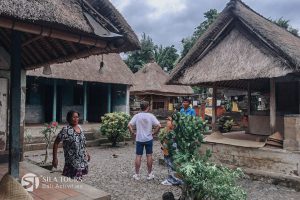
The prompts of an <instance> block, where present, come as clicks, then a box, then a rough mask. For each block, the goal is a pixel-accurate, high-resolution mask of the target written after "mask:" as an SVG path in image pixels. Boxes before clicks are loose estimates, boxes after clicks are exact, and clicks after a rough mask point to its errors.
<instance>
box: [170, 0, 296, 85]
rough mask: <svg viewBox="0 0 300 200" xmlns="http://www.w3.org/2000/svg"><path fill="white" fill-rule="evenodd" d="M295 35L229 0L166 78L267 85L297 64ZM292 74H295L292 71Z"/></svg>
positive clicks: (172, 81) (189, 82)
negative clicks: (251, 81) (249, 82)
mask: <svg viewBox="0 0 300 200" xmlns="http://www.w3.org/2000/svg"><path fill="white" fill-rule="evenodd" d="M299 49H300V38H299V37H297V36H295V35H293V34H291V33H289V32H288V31H287V30H285V29H283V28H282V27H279V26H278V25H276V24H274V23H273V22H272V21H270V20H269V19H266V18H264V17H263V16H261V15H260V14H258V13H256V12H255V11H254V10H252V9H251V8H249V7H248V6H247V5H245V4H244V3H243V2H242V1H240V0H231V1H230V2H229V3H228V4H227V6H226V8H225V9H224V10H223V11H222V12H221V13H220V15H219V16H218V18H217V19H216V20H215V22H214V23H213V24H212V25H211V26H210V27H209V28H208V30H207V31H206V32H205V33H204V34H203V35H202V36H201V37H200V38H199V39H198V40H197V42H196V44H195V45H194V46H193V47H192V49H191V50H190V51H189V53H188V54H187V55H186V56H185V57H184V58H183V59H182V60H181V62H180V63H179V64H178V65H177V67H176V68H175V69H174V70H173V71H172V73H171V76H170V78H169V80H168V82H169V84H182V85H203V86H219V87H231V88H241V89H245V88H247V85H248V81H247V80H253V79H256V80H255V81H254V82H253V83H251V88H253V89H257V90H268V88H269V81H268V79H269V78H273V77H283V76H286V75H288V74H290V73H294V72H299V69H300V51H299ZM294 75H296V74H294Z"/></svg>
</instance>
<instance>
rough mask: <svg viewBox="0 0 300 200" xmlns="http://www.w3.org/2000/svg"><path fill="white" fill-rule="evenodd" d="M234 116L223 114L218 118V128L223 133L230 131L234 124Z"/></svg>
mask: <svg viewBox="0 0 300 200" xmlns="http://www.w3.org/2000/svg"><path fill="white" fill-rule="evenodd" d="M233 123H234V122H233V118H232V117H230V116H223V117H221V118H220V119H219V120H218V128H219V131H220V132H221V133H228V132H230V131H231V128H232V126H233Z"/></svg>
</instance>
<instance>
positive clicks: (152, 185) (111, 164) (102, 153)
mask: <svg viewBox="0 0 300 200" xmlns="http://www.w3.org/2000/svg"><path fill="white" fill-rule="evenodd" d="M88 150H89V152H90V155H91V161H90V164H89V174H88V175H87V176H85V179H84V182H85V183H87V184H89V185H92V186H94V187H97V188H99V189H101V190H104V191H106V192H109V193H110V194H111V195H112V199H113V200H115V199H120V200H146V199H149V200H150V199H151V200H156V199H157V200H159V199H161V196H162V194H163V193H164V192H167V191H172V192H173V193H174V194H175V196H176V197H177V198H178V197H179V195H180V189H179V188H178V187H175V186H164V185H161V184H160V183H161V181H163V180H164V178H165V177H166V175H167V169H166V168H165V167H164V166H162V165H159V163H158V159H159V158H162V155H161V151H160V147H159V144H158V142H155V145H154V153H153V156H154V174H155V176H156V178H155V179H154V180H151V181H147V180H146V176H147V170H146V159H145V157H143V160H142V167H141V174H142V179H141V180H140V181H135V180H133V179H132V175H133V174H134V158H135V154H134V151H135V148H134V145H133V144H132V142H129V144H128V145H122V144H121V145H120V147H117V148H111V147H109V146H100V147H92V148H88ZM42 153H43V151H31V152H26V153H25V155H26V157H28V158H29V159H32V160H35V161H41V158H40V156H39V155H41V154H42ZM113 154H116V155H117V158H113V156H112V155H113ZM58 158H59V166H58V167H59V169H62V168H63V153H62V149H61V150H60V151H59V155H58ZM50 159H51V157H50ZM239 184H240V185H241V186H243V187H244V188H245V190H246V191H247V194H248V199H249V200H278V199H284V200H300V192H296V191H295V190H293V189H289V188H286V187H283V186H275V185H272V184H267V183H263V182H260V181H251V180H249V179H243V180H241V181H240V182H239Z"/></svg>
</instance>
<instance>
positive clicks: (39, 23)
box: [0, 0, 139, 69]
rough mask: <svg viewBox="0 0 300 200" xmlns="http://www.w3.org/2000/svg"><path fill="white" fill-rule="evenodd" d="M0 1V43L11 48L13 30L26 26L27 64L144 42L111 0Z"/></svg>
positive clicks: (117, 49)
mask: <svg viewBox="0 0 300 200" xmlns="http://www.w3.org/2000/svg"><path fill="white" fill-rule="evenodd" d="M89 2H90V3H89ZM0 5H1V6H0V46H3V47H4V48H5V49H6V50H7V52H10V43H11V41H10V39H11V32H12V30H17V31H21V32H23V35H22V47H23V55H22V64H23V66H24V67H25V68H26V69H30V68H31V69H32V68H36V67H40V66H43V65H44V64H52V63H55V62H66V61H71V60H73V59H75V58H81V57H87V56H89V55H93V54H94V55H96V54H101V53H111V52H123V51H131V50H136V49H138V48H139V42H138V38H137V36H136V35H135V33H134V32H133V31H132V29H131V27H130V26H129V25H128V24H127V22H126V21H125V19H124V18H123V17H122V16H121V15H120V13H119V12H118V11H117V10H116V9H115V8H114V7H113V6H112V4H111V3H110V2H109V0H101V1H100V0H99V1H89V0H88V1H87V0H63V1H62V0H39V1H28V0H0ZM99 7H101V8H102V9H99Z"/></svg>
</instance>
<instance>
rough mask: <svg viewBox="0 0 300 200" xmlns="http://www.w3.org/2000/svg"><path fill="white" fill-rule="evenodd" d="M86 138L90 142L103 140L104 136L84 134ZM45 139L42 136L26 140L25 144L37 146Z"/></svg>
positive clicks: (91, 133) (92, 133) (90, 133)
mask: <svg viewBox="0 0 300 200" xmlns="http://www.w3.org/2000/svg"><path fill="white" fill-rule="evenodd" d="M84 136H85V138H86V140H87V141H89V140H95V139H99V138H102V137H103V136H102V135H100V134H96V133H94V132H87V131H86V132H84ZM54 140H55V137H54V138H53V140H52V142H54ZM44 141H45V139H44V137H43V136H42V134H41V136H38V137H33V138H31V139H30V141H26V140H25V144H36V143H44Z"/></svg>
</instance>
